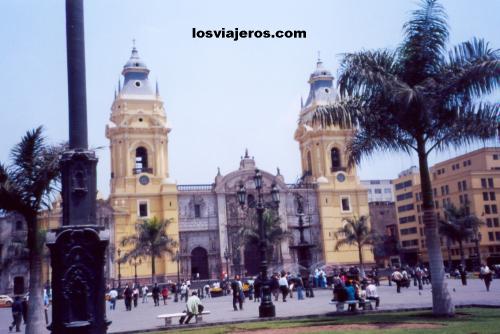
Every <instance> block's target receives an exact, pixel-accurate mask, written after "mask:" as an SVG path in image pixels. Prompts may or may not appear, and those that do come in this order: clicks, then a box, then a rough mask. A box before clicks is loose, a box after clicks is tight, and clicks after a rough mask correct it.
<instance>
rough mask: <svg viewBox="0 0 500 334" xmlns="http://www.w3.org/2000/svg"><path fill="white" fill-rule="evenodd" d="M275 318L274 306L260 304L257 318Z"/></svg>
mask: <svg viewBox="0 0 500 334" xmlns="http://www.w3.org/2000/svg"><path fill="white" fill-rule="evenodd" d="M275 316H276V308H275V307H274V304H260V305H259V318H274V317H275Z"/></svg>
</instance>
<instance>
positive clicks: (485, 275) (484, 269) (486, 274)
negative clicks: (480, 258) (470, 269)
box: [479, 263, 493, 291]
mask: <svg viewBox="0 0 500 334" xmlns="http://www.w3.org/2000/svg"><path fill="white" fill-rule="evenodd" d="M479 275H480V277H481V279H482V280H484V285H486V291H490V285H491V280H492V278H493V273H492V272H491V270H490V268H489V267H488V266H487V265H486V264H484V263H483V264H482V265H481V271H480V272H479Z"/></svg>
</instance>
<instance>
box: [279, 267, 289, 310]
mask: <svg viewBox="0 0 500 334" xmlns="http://www.w3.org/2000/svg"><path fill="white" fill-rule="evenodd" d="M278 283H279V286H280V291H281V295H282V296H283V302H284V303H285V302H286V296H287V295H288V280H287V279H286V273H285V272H282V273H281V278H280V279H279V281H278Z"/></svg>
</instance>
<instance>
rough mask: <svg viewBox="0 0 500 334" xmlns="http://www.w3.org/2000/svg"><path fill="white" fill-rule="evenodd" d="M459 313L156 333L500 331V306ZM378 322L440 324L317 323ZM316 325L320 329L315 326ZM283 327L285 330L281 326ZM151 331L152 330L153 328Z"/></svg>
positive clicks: (382, 315) (425, 333) (279, 322)
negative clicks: (373, 325)
mask: <svg viewBox="0 0 500 334" xmlns="http://www.w3.org/2000/svg"><path fill="white" fill-rule="evenodd" d="M457 311H458V312H457V314H456V316H455V317H452V318H436V317H435V316H433V315H432V313H431V312H429V311H416V312H399V313H374V314H360V315H354V316H340V317H335V316H331V317H320V318H309V319H308V318H305V319H296V320H294V319H292V320H275V321H263V322H242V323H236V324H227V325H221V326H213V327H202V328H190V329H187V328H186V329H183V328H179V329H169V330H168V331H159V332H154V333H153V334H167V333H168V334H172V333H183V334H230V333H234V332H245V331H248V333H249V334H250V333H251V334H258V333H259V331H261V330H276V332H277V333H279V332H280V329H283V328H289V329H292V328H294V330H293V333H294V334H301V333H304V334H305V333H311V332H314V333H315V334H323V333H345V332H347V333H349V334H375V333H381V332H383V333H389V334H400V333H401V334H402V333H409V334H434V333H440V334H475V333H477V334H496V333H499V332H500V309H493V308H464V309H459V310H457ZM369 324H375V325H380V326H381V327H382V328H383V327H384V326H394V325H403V326H404V325H407V324H436V325H439V328H432V329H430V328H425V329H424V328H418V325H416V326H415V327H417V328H383V330H382V329H381V328H378V329H356V328H352V330H350V329H342V330H341V331H334V330H332V329H334V328H335V327H331V329H326V330H323V327H321V328H320V327H317V326H337V325H369ZM314 327H316V329H317V331H316V330H314ZM281 331H283V330H281ZM148 334H151V332H149V333H148Z"/></svg>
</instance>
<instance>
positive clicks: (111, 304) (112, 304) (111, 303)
mask: <svg viewBox="0 0 500 334" xmlns="http://www.w3.org/2000/svg"><path fill="white" fill-rule="evenodd" d="M108 295H109V309H110V310H114V309H115V308H116V298H118V291H116V289H111V290H110V291H109V293H108Z"/></svg>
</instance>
